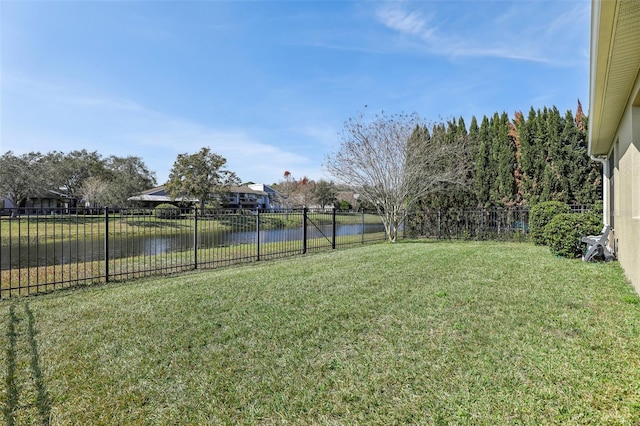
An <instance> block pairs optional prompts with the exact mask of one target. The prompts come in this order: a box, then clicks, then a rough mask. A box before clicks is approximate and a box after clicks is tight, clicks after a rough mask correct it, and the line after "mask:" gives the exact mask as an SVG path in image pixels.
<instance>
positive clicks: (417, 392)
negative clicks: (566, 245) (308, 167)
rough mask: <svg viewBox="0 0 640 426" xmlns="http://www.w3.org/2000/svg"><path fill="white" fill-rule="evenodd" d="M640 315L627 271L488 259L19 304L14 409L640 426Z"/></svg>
mask: <svg viewBox="0 0 640 426" xmlns="http://www.w3.org/2000/svg"><path fill="white" fill-rule="evenodd" d="M27 302H28V305H26V304H27ZM638 302H639V299H638V297H637V296H636V295H635V294H634V293H633V291H632V289H631V287H630V286H629V285H628V283H626V282H625V280H624V278H623V273H622V271H621V270H620V268H619V267H618V265H617V264H615V263H611V264H584V263H582V262H580V261H572V260H565V259H559V258H556V257H554V256H552V255H550V254H549V252H548V250H547V249H546V248H542V247H537V246H533V245H530V244H518V243H486V242H458V243H433V242H407V243H399V244H393V245H391V244H381V245H374V246H368V247H359V248H354V249H350V250H344V251H337V252H331V253H320V254H315V255H313V256H305V257H300V258H292V259H283V260H278V261H270V262H264V263H256V264H251V265H246V266H242V267H232V268H228V269H222V270H217V271H208V272H197V273H187V274H184V275H178V276H171V277H166V278H153V279H145V280H138V281H136V282H135V283H133V284H114V285H105V286H100V287H95V288H90V289H87V290H79V291H75V292H64V293H59V294H52V295H47V296H42V297H36V298H29V299H25V300H19V299H16V300H10V301H6V302H2V303H0V318H2V324H3V325H2V327H3V332H2V333H0V336H1V337H0V338H1V339H2V341H1V343H2V353H3V354H12V355H13V356H14V358H15V361H14V362H13V366H12V367H11V368H9V367H5V368H3V369H2V371H0V374H2V378H3V380H2V381H1V382H0V383H2V384H3V389H2V393H0V404H2V407H3V410H4V413H5V419H8V420H12V421H15V422H16V424H24V423H25V422H29V421H31V420H32V419H38V418H42V417H43V416H44V415H45V414H46V413H48V414H49V416H50V420H51V423H52V424H283V423H289V424H411V423H414V424H415V423H417V424H449V423H454V424H487V425H489V424H492V425H493V424H532V425H533V424H536V425H537V424H559V423H562V424H634V423H636V424H637V423H639V422H640V304H639V303H638ZM27 313H29V315H31V317H32V318H31V319H30V321H32V323H33V324H32V326H31V325H30V326H29V327H27V325H25V324H26V323H25V324H22V323H20V322H19V321H23V322H24V321H27V320H29V316H28V315H27ZM16 318H18V319H16ZM12 324H13V326H14V331H15V332H14V334H13V335H12V336H13V337H11V333H10V332H9V330H10V326H11V325H12ZM16 324H17V326H16ZM30 329H32V330H33V331H32V332H31V334H32V335H33V336H29V335H28V334H29V333H28V330H30ZM30 342H36V345H37V348H36V350H35V352H34V349H33V346H34V344H32V343H30ZM34 353H36V354H37V357H36V358H37V362H38V365H37V367H38V368H37V369H34V368H33V365H34V363H33V358H34ZM29 365H31V366H32V367H31V368H29V367H28V366H29ZM34 370H36V371H39V378H36V377H34V374H33V371H34ZM9 375H12V376H11V377H9ZM9 379H10V380H9ZM36 379H37V380H36ZM36 385H37V386H36ZM16 394H17V395H16ZM16 397H17V402H15V401H14V400H12V399H10V398H16ZM5 407H8V409H5Z"/></svg>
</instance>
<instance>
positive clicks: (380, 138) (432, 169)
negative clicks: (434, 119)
mask: <svg viewBox="0 0 640 426" xmlns="http://www.w3.org/2000/svg"><path fill="white" fill-rule="evenodd" d="M444 136H445V135H444V134H443V133H442V132H434V134H433V135H430V134H429V131H428V126H427V125H426V124H424V123H422V122H421V120H420V119H419V118H418V116H417V115H416V114H411V115H406V114H398V115H387V114H385V113H384V112H382V113H380V114H378V115H376V116H375V118H374V119H373V120H371V121H365V119H364V116H363V114H360V115H359V116H357V117H353V118H350V119H349V120H348V121H347V122H346V123H345V125H344V128H343V132H342V143H341V146H340V148H339V150H338V151H337V152H334V153H332V154H330V155H328V156H327V159H326V162H325V168H326V170H327V171H328V172H329V173H330V174H331V175H333V176H334V177H336V178H337V179H338V180H339V181H341V182H343V183H345V184H348V185H350V186H351V187H353V188H355V189H356V191H357V192H358V193H359V194H360V199H361V200H363V201H367V202H370V203H371V204H373V205H375V206H376V210H377V212H378V214H379V215H380V217H381V219H382V222H383V224H384V227H385V230H386V232H387V235H388V238H389V241H391V242H394V241H396V239H397V236H398V228H399V227H400V225H401V224H402V222H403V221H404V219H405V217H406V215H407V211H408V210H409V209H411V208H412V207H414V204H415V203H416V201H418V200H419V199H420V198H422V197H424V196H426V195H428V194H430V193H432V192H434V191H436V190H438V189H439V188H441V187H442V185H443V184H449V185H465V184H466V181H467V171H468V168H469V166H470V164H469V162H468V156H467V154H466V151H467V139H466V138H467V136H466V135H459V137H458V136H456V137H454V138H450V137H449V138H445V137H444Z"/></svg>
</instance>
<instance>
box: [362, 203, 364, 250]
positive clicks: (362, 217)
mask: <svg viewBox="0 0 640 426" xmlns="http://www.w3.org/2000/svg"><path fill="white" fill-rule="evenodd" d="M362 244H364V209H362Z"/></svg>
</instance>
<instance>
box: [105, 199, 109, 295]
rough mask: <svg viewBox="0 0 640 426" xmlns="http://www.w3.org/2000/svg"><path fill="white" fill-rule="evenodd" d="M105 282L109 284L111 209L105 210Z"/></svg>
mask: <svg viewBox="0 0 640 426" xmlns="http://www.w3.org/2000/svg"><path fill="white" fill-rule="evenodd" d="M104 281H105V282H107V283H108V282H109V207H105V208H104Z"/></svg>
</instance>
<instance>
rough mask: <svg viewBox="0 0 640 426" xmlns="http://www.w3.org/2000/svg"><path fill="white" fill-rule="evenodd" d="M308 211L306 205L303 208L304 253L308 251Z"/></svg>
mask: <svg viewBox="0 0 640 426" xmlns="http://www.w3.org/2000/svg"><path fill="white" fill-rule="evenodd" d="M307 211H308V209H307V208H306V207H304V208H303V209H302V254H305V253H306V252H307Z"/></svg>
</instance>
